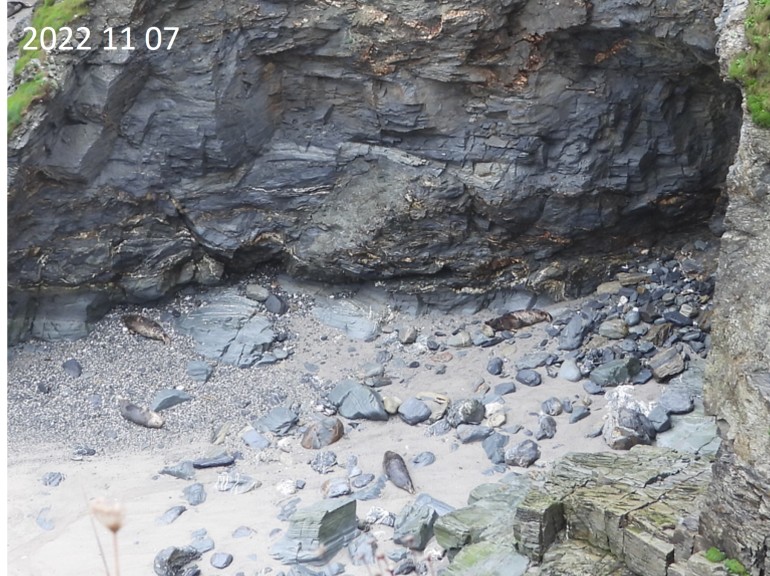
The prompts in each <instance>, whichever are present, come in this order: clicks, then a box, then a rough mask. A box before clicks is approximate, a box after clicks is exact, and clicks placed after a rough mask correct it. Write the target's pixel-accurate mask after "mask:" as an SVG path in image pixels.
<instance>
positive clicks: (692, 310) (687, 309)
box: [679, 302, 700, 318]
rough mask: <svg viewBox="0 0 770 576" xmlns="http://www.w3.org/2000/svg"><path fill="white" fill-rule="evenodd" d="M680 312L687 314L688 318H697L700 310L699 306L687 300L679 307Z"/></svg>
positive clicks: (683, 314)
mask: <svg viewBox="0 0 770 576" xmlns="http://www.w3.org/2000/svg"><path fill="white" fill-rule="evenodd" d="M679 312H680V313H681V314H682V316H686V317H687V318H695V317H696V316H697V315H698V314H699V313H700V310H699V309H698V307H697V306H694V305H693V304H690V303H689V302H685V303H684V304H682V305H681V306H680V307H679Z"/></svg>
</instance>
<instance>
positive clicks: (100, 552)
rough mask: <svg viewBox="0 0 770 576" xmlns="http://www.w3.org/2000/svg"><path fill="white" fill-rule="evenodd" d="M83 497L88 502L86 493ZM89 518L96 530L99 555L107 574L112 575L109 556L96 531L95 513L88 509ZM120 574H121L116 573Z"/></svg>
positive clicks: (95, 536)
mask: <svg viewBox="0 0 770 576" xmlns="http://www.w3.org/2000/svg"><path fill="white" fill-rule="evenodd" d="M83 499H84V500H85V501H86V504H88V499H87V498H86V495H85V494H83ZM88 519H89V520H91V528H92V529H93V531H94V538H95V539H96V546H97V547H98V548H99V556H100V557H101V559H102V564H104V572H105V573H106V574H107V576H110V568H109V566H107V558H106V557H105V556H104V548H102V541H101V540H99V533H98V532H97V531H96V522H94V515H93V514H92V513H91V511H90V510H89V511H88ZM116 576H119V575H116Z"/></svg>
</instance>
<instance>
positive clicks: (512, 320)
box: [486, 308, 553, 332]
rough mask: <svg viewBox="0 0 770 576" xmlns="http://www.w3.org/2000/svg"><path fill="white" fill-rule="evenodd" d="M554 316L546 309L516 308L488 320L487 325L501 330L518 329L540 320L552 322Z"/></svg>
mask: <svg viewBox="0 0 770 576" xmlns="http://www.w3.org/2000/svg"><path fill="white" fill-rule="evenodd" d="M552 320H553V318H552V317H551V315H550V314H549V313H548V312H546V311H545V310H538V309H537V308H533V309H532V310H514V311H513V312H508V313H507V314H503V315H502V316H498V317H497V318H493V319H492V320H487V322H486V324H487V326H490V327H491V328H493V329H494V330H495V331H498V332H499V331H501V330H518V329H519V328H524V327H525V326H532V324H537V323H538V322H551V321H552Z"/></svg>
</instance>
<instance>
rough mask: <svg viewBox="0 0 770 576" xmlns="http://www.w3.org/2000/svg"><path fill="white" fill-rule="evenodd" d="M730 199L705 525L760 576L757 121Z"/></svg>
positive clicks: (763, 475)
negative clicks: (717, 437)
mask: <svg viewBox="0 0 770 576" xmlns="http://www.w3.org/2000/svg"><path fill="white" fill-rule="evenodd" d="M745 8H746V4H745V3H744V2H733V1H730V2H727V3H726V4H725V11H724V14H723V16H722V18H721V25H722V26H723V30H722V33H721V36H720V43H719V49H720V58H721V60H722V63H723V65H725V66H726V65H727V64H728V63H729V61H730V60H731V59H732V58H734V57H735V56H736V55H737V54H738V53H739V52H740V51H742V50H743V49H744V46H745V38H744V34H743V20H744V13H745ZM728 192H729V197H730V201H729V206H728V210H727V215H726V218H725V226H726V229H727V231H726V233H725V234H724V236H723V237H722V249H721V254H720V258H719V273H718V281H717V285H716V293H715V298H716V300H717V306H716V308H715V316H714V320H713V328H712V334H713V340H712V342H713V347H712V350H711V353H710V355H709V366H708V370H707V373H706V378H707V382H706V388H705V395H706V398H705V400H706V404H707V408H708V409H709V410H710V411H711V412H712V413H713V414H715V415H717V417H718V418H719V419H720V420H721V424H722V436H723V438H724V441H723V442H722V448H721V449H720V452H719V455H718V459H717V462H716V464H715V466H714V480H713V482H712V484H711V486H710V488H709V492H708V496H707V498H706V502H707V503H708V505H707V506H706V507H705V509H704V511H703V513H702V516H701V523H702V527H703V533H704V535H706V537H707V539H708V541H709V542H710V543H713V544H716V545H718V546H720V547H722V548H723V549H724V550H725V552H727V553H728V554H729V555H730V556H733V557H735V558H738V559H739V560H741V561H742V562H743V563H744V564H745V565H746V566H747V567H751V569H752V570H753V571H752V574H770V459H769V458H768V457H770V338H768V328H769V327H770V302H769V301H768V297H767V286H768V283H770V216H768V215H769V214H770V130H767V129H762V128H758V127H757V126H756V125H754V124H753V123H752V122H751V121H750V120H749V119H748V116H747V118H746V121H745V122H744V123H743V127H742V129H741V139H740V145H739V148H738V153H737V155H736V158H735V164H734V165H733V166H732V167H731V169H730V174H729V176H728Z"/></svg>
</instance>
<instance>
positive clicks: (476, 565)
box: [444, 542, 529, 576]
mask: <svg viewBox="0 0 770 576" xmlns="http://www.w3.org/2000/svg"><path fill="white" fill-rule="evenodd" d="M528 566H529V559H527V557H526V556H522V555H521V554H519V553H517V552H516V550H515V549H514V548H513V547H512V546H509V545H506V544H499V543H496V542H479V543H477V544H471V545H470V546H466V547H465V548H463V549H462V551H461V552H460V553H459V554H458V555H457V556H456V557H455V559H454V561H453V562H452V565H451V566H449V568H447V569H446V571H444V575H445V576H522V575H523V574H524V573H525V572H526V571H527V567H528Z"/></svg>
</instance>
